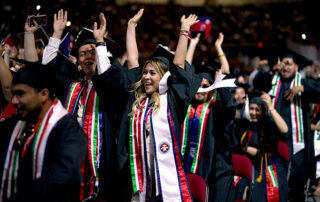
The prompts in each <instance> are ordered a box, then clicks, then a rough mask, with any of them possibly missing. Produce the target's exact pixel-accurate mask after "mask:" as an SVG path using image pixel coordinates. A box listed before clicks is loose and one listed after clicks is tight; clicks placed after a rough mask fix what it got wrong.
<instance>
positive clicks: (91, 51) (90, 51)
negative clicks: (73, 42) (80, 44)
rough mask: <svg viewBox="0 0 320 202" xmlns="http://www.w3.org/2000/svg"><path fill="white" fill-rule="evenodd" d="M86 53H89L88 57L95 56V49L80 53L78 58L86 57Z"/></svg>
mask: <svg viewBox="0 0 320 202" xmlns="http://www.w3.org/2000/svg"><path fill="white" fill-rule="evenodd" d="M87 53H89V54H90V55H96V50H95V49H90V50H87V51H81V52H80V53H79V57H84V56H86V55H87Z"/></svg>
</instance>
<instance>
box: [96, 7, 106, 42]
mask: <svg viewBox="0 0 320 202" xmlns="http://www.w3.org/2000/svg"><path fill="white" fill-rule="evenodd" d="M99 19H100V27H99V29H98V23H97V22H94V24H93V36H94V38H95V40H96V42H103V41H104V40H103V37H104V35H105V33H106V31H107V21H106V18H105V17H104V14H103V13H100V15H99Z"/></svg>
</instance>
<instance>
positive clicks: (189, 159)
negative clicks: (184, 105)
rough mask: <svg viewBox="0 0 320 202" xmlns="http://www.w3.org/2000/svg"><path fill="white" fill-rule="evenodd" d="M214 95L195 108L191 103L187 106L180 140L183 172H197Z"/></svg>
mask: <svg viewBox="0 0 320 202" xmlns="http://www.w3.org/2000/svg"><path fill="white" fill-rule="evenodd" d="M215 96H216V94H215ZM215 96H214V97H212V98H211V99H210V100H209V101H207V102H204V103H202V104H201V105H198V106H197V108H195V107H194V106H192V105H191V104H190V105H189V107H188V110H187V115H186V118H185V119H184V122H183V124H182V126H181V127H182V130H181V133H182V134H181V140H180V142H181V156H182V159H183V164H184V165H183V166H184V170H185V172H189V173H197V170H198V165H199V162H200V158H201V152H202V146H203V140H204V137H205V130H206V125H207V119H208V115H209V113H210V106H211V105H212V104H213V103H215V102H216V97H215Z"/></svg>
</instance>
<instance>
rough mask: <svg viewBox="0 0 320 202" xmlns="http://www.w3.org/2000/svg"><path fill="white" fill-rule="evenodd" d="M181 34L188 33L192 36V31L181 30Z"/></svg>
mask: <svg viewBox="0 0 320 202" xmlns="http://www.w3.org/2000/svg"><path fill="white" fill-rule="evenodd" d="M180 33H187V34H190V31H188V30H184V29H181V30H180Z"/></svg>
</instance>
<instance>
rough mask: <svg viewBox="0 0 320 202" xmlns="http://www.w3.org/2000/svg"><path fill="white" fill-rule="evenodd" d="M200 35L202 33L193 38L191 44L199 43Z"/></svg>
mask: <svg viewBox="0 0 320 202" xmlns="http://www.w3.org/2000/svg"><path fill="white" fill-rule="evenodd" d="M200 36H201V33H198V34H197V36H196V37H194V38H192V39H191V40H190V43H191V44H194V45H197V44H198V43H199V41H200Z"/></svg>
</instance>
